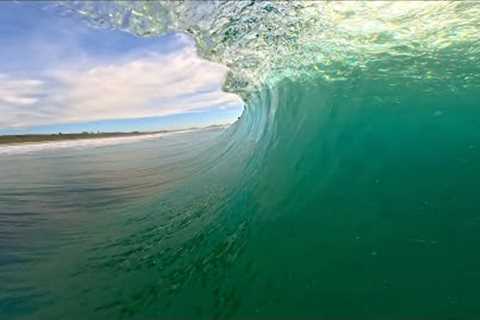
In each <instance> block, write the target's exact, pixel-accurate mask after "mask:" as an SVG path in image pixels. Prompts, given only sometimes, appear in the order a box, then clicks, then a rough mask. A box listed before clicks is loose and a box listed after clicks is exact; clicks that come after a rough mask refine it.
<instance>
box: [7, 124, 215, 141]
mask: <svg viewBox="0 0 480 320" xmlns="http://www.w3.org/2000/svg"><path fill="white" fill-rule="evenodd" d="M220 127H224V125H212V126H208V127H205V128H185V129H177V130H158V131H144V132H140V131H133V132H99V133H86V132H84V133H63V134H62V133H56V134H25V135H3V136H0V146H19V145H30V144H38V143H49V142H68V141H76V140H94V139H95V140H96V139H107V138H128V137H142V136H151V135H158V134H169V133H177V132H178V133H180V132H183V131H190V130H199V129H209V128H220Z"/></svg>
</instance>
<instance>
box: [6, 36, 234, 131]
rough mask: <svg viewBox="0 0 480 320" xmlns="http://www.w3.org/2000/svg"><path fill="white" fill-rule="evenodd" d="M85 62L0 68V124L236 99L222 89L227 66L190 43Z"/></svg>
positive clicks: (150, 112)
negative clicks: (31, 70)
mask: <svg viewBox="0 0 480 320" xmlns="http://www.w3.org/2000/svg"><path fill="white" fill-rule="evenodd" d="M88 65H89V67H88V68H87V67H85V68H82V67H78V66H71V67H68V68H65V67H62V68H61V69H57V70H48V71H47V72H45V73H44V74H43V75H42V76H39V77H38V78H29V79H25V78H19V77H17V78H16V77H14V76H13V75H11V74H10V75H1V74H0V127H2V128H12V127H31V126H37V125H49V124H56V123H73V122H86V121H95V120H107V119H126V118H142V117H153V116H165V115H171V114H178V113H185V112H195V111H202V110H206V109H209V108H212V107H217V108H220V107H222V108H226V107H227V108H228V107H229V106H234V105H235V106H238V105H239V104H240V103H241V100H240V98H238V97H237V96H235V95H232V94H227V93H224V92H222V91H221V85H222V83H223V80H224V77H225V73H226V71H227V70H226V68H225V67H224V66H221V65H218V64H214V63H211V62H208V61H205V60H202V59H200V58H198V56H197V55H196V52H195V49H194V47H193V45H187V46H185V47H183V48H182V49H181V50H180V51H176V52H173V53H171V54H168V55H160V54H156V53H143V54H142V55H137V56H130V57H129V58H127V59H125V58H124V59H123V60H120V59H117V60H116V61H110V62H109V63H105V62H103V63H95V62H90V63H88Z"/></svg>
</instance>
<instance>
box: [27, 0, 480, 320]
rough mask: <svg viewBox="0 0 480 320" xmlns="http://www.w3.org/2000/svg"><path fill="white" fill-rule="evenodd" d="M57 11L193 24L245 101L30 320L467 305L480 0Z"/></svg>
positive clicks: (134, 5) (168, 26)
mask: <svg viewBox="0 0 480 320" xmlns="http://www.w3.org/2000/svg"><path fill="white" fill-rule="evenodd" d="M58 6H59V8H61V10H67V11H73V12H75V13H77V14H80V15H82V16H83V17H84V18H85V20H86V21H87V22H88V23H90V24H92V25H95V26H100V27H108V28H118V29H122V30H126V31H128V32H132V33H134V34H137V35H139V36H154V35H159V34H162V33H165V32H172V31H174V32H184V33H187V34H189V35H191V36H192V37H193V38H194V39H195V40H196V42H197V45H198V50H199V53H200V54H201V55H202V56H203V57H204V58H206V59H210V60H212V61H215V62H220V63H223V64H225V65H227V66H228V67H229V68H230V73H229V76H228V78H227V81H226V84H225V90H227V91H230V92H234V93H237V94H239V95H240V96H242V98H243V99H244V101H245V104H246V106H245V111H244V113H243V115H242V117H241V119H240V120H239V121H238V122H237V123H235V124H234V125H233V126H232V127H230V128H229V129H228V130H226V131H225V132H224V133H223V134H222V135H221V136H220V137H218V139H216V140H215V141H214V142H210V143H209V144H208V148H206V150H203V151H202V152H199V153H198V156H197V157H196V158H195V160H194V161H193V160H192V161H189V162H188V165H187V166H186V167H185V168H186V169H185V170H187V172H188V173H189V174H188V178H184V179H182V180H181V183H176V187H175V188H173V187H171V188H168V192H165V191H164V190H163V189H162V192H159V193H158V194H155V195H154V196H152V197H149V199H148V201H146V200H145V201H142V202H135V204H131V205H129V206H128V207H125V208H123V209H122V211H121V213H122V214H119V216H118V220H117V221H116V222H115V224H114V225H113V226H109V222H102V223H103V225H107V226H109V229H107V230H108V231H105V230H104V229H101V230H96V232H98V234H101V236H99V235H98V234H97V233H95V234H94V235H95V236H94V237H93V239H95V241H90V242H91V243H92V244H91V247H88V246H87V248H86V249H84V250H83V251H81V252H82V253H83V256H82V257H80V258H77V259H73V260H74V261H75V264H73V263H67V266H69V267H70V268H71V269H72V270H73V271H72V272H71V273H69V274H68V275H65V276H64V277H63V278H62V280H63V282H62V285H56V286H50V287H49V290H51V291H52V293H51V294H52V296H53V297H54V298H52V299H53V300H49V301H48V302H47V304H46V305H47V306H49V307H44V308H42V310H41V311H38V312H40V313H39V314H40V315H47V316H51V315H55V316H59V317H61V316H68V318H69V319H72V318H75V314H77V315H78V318H86V317H87V318H89V319H94V318H99V319H103V318H105V317H112V318H128V319H145V318H156V317H157V318H158V317H165V318H172V319H176V318H178V319H186V318H206V319H212V318H216V319H223V318H235V319H237V318H239V319H246V318H261V317H267V318H289V319H290V318H297V319H298V318H321V317H324V318H327V319H385V318H388V319H412V318H422V319H423V318H425V319H444V318H449V317H450V318H462V319H474V318H477V317H478V316H480V305H478V301H477V300H478V299H477V297H478V294H476V293H477V289H478V287H479V285H480V274H479V273H478V268H479V266H480V257H479V256H478V254H476V252H477V251H478V250H477V244H478V243H479V241H480V232H479V231H480V217H479V212H480V202H479V201H478V190H480V130H478V128H480V112H479V110H478V107H479V106H478V102H479V101H480V32H479V26H480V3H479V2H475V1H473V2H468V1H462V2H459V1H458V2H413V1H408V2H406V1H405V2H402V1H395V2H393V1H392V2H313V1H305V2H300V1H298V2H283V1H230V2H223V1H202V2H199V1H181V2H176V1H168V2H125V1H119V2H114V1H108V2H84V1H78V2H59V3H58ZM155 190H156V189H155ZM150 191H152V190H150ZM109 217H110V218H111V216H109ZM100 239H102V240H100ZM74 249H75V247H73V249H72V248H69V250H72V252H77V251H75V250H74ZM65 250H67V249H65ZM42 272H47V273H48V271H45V270H43V271H42ZM48 303H50V304H48ZM52 306H53V307H52ZM82 306H84V307H82ZM32 308H33V307H32ZM80 309H81V312H80ZM76 311H78V312H76Z"/></svg>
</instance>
